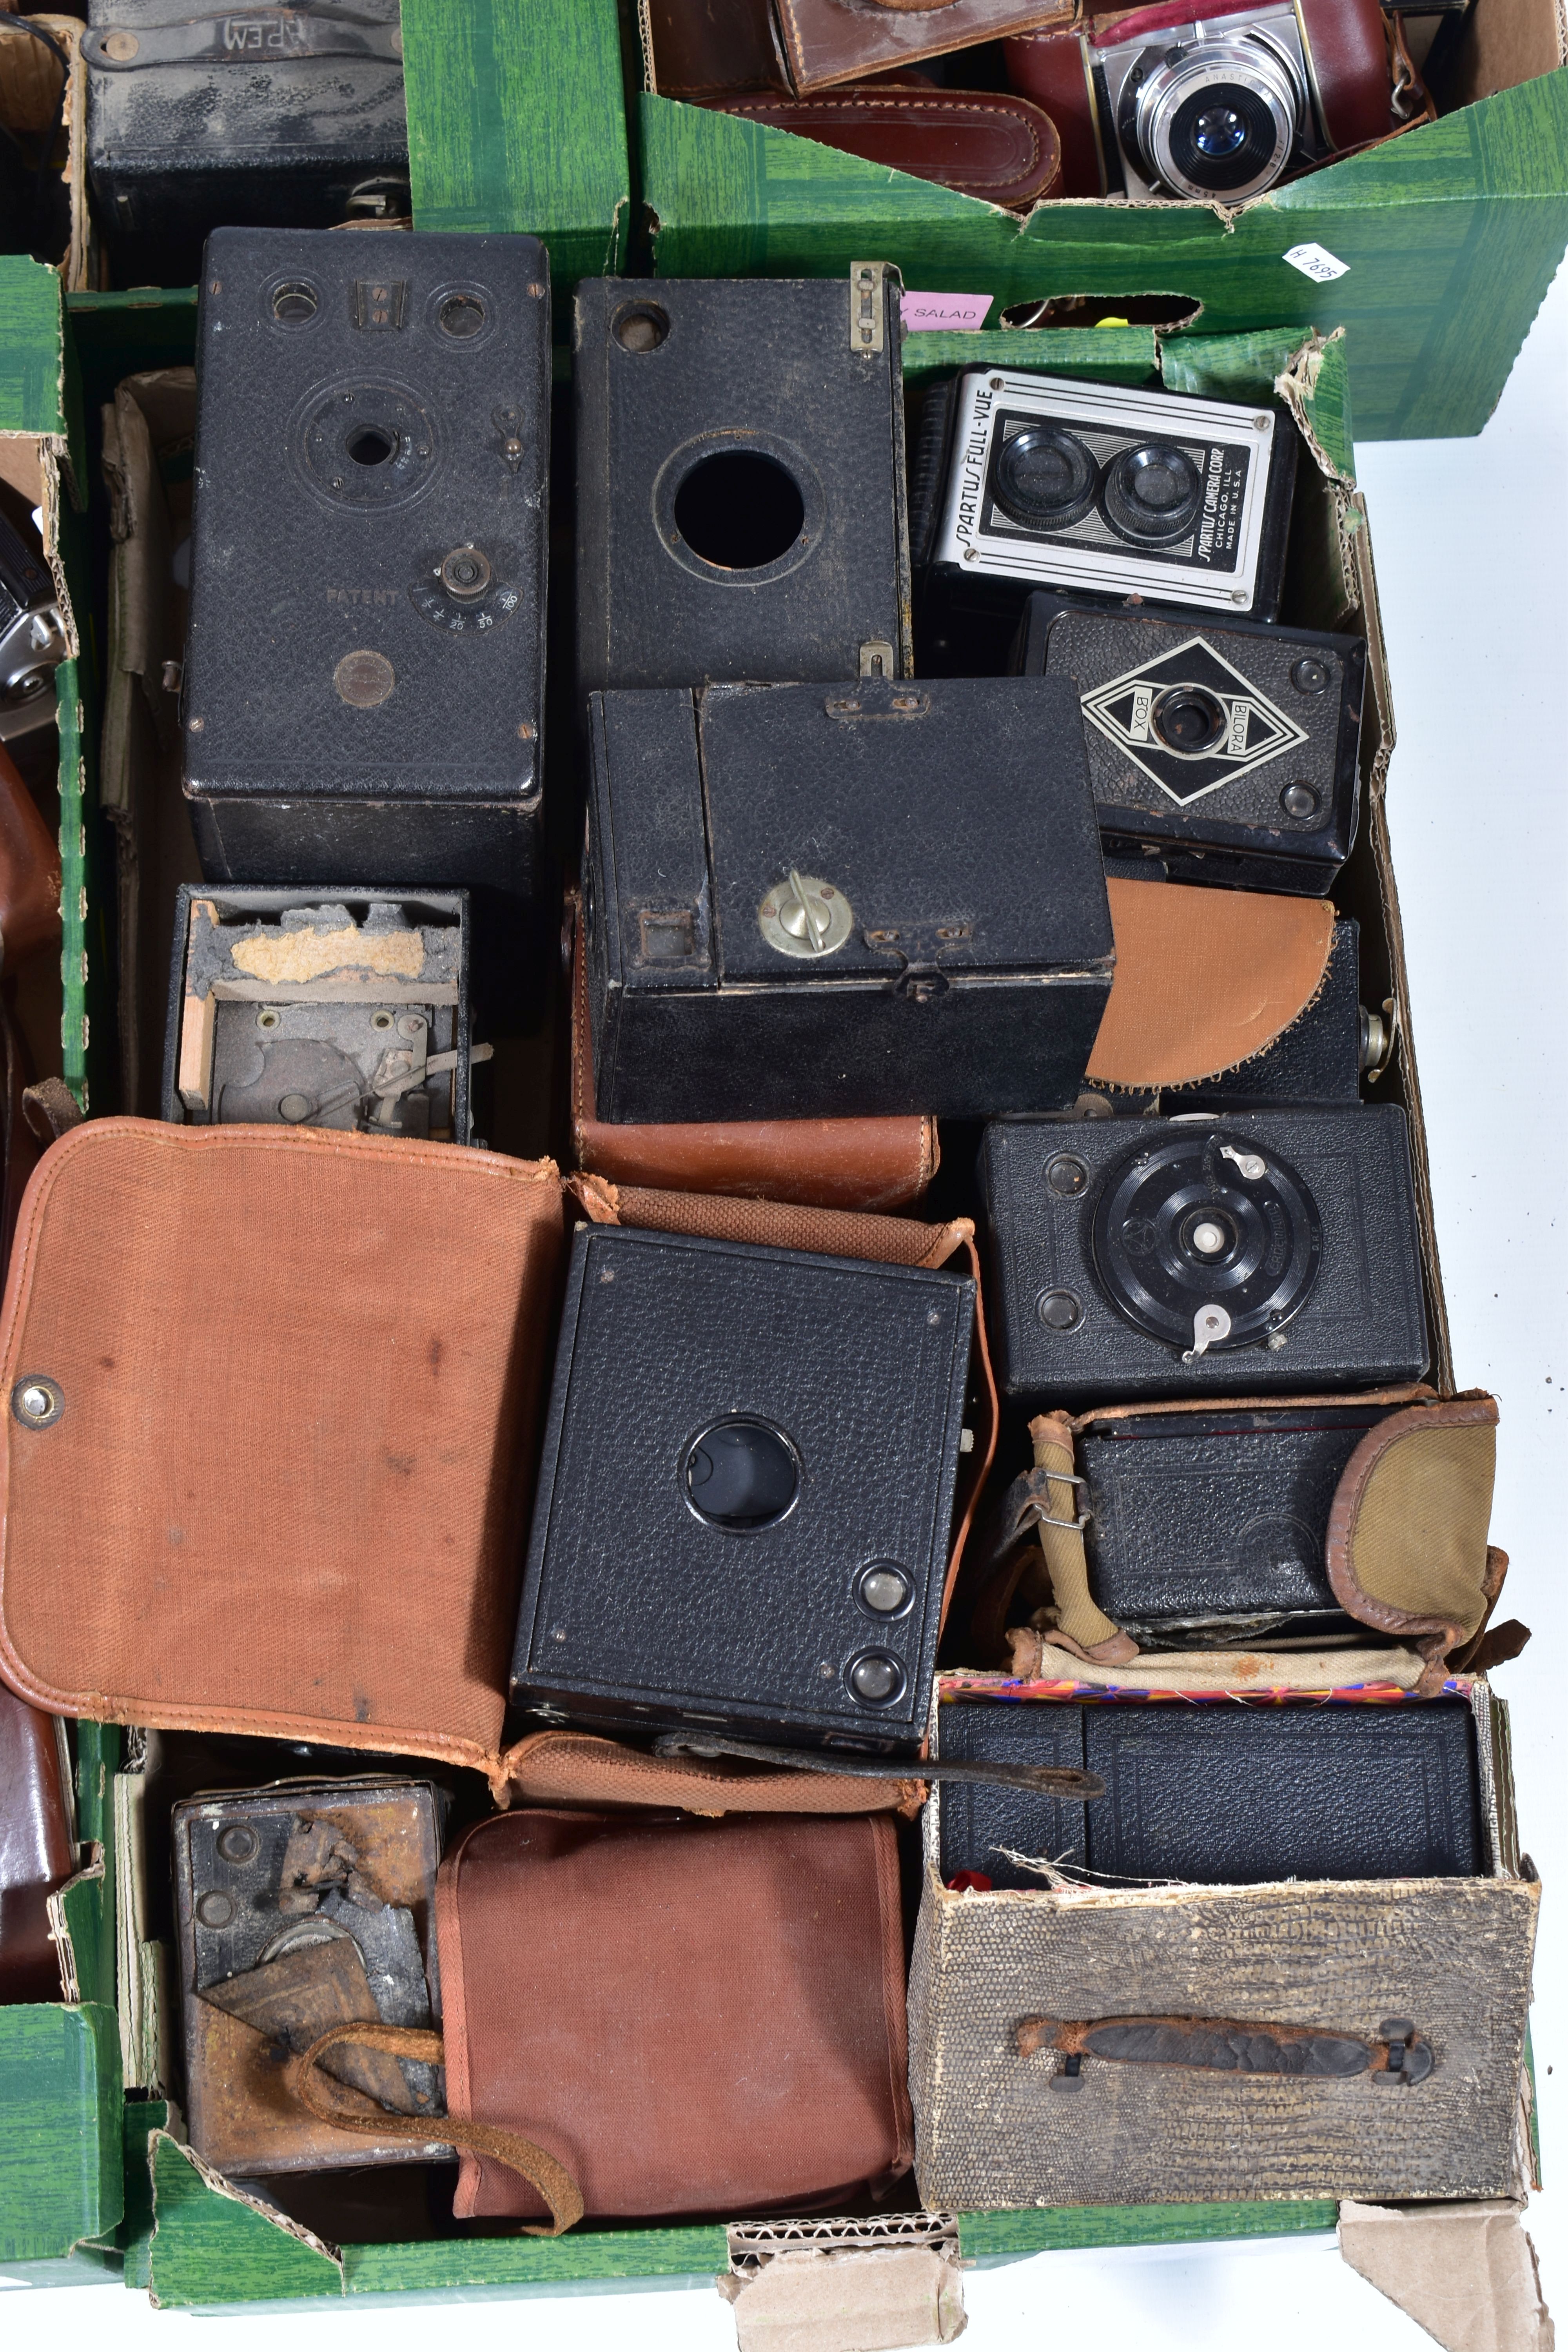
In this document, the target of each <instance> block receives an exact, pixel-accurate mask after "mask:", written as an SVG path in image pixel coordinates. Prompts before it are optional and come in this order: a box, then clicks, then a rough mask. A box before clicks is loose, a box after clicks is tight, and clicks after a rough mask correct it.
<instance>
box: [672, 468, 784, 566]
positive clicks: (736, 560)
mask: <svg viewBox="0 0 1568 2352" xmlns="http://www.w3.org/2000/svg"><path fill="white" fill-rule="evenodd" d="M804 524H805V500H804V499H802V497H801V494H800V489H799V487H798V485H797V484H796V483H795V480H794V478H792V476H790V475H789V474H787V473H785V471H784V467H782V466H781V465H780V464H779V463H778V462H777V460H776V459H775V458H773V457H763V453H762V451H761V450H760V449H721V450H719V451H717V452H715V454H714V455H713V456H712V457H704V458H702V459H701V460H700V463H699V464H697V465H695V466H693V467H692V468H691V471H690V472H689V474H688V475H687V477H686V479H685V480H684V481H683V482H682V483H681V485H680V488H679V490H677V492H676V494H675V527H676V530H678V531H679V533H680V536H681V538H682V539H683V540H684V541H686V544H687V546H688V547H689V549H690V550H691V552H692V553H693V555H698V556H700V557H701V559H702V561H703V562H705V563H711V564H715V565H717V566H718V567H719V568H720V569H721V571H725V572H758V571H760V570H761V569H762V567H763V564H765V563H776V562H778V560H779V558H780V556H781V555H787V554H788V552H789V551H790V549H791V548H792V547H794V545H795V541H797V540H798V539H799V537H800V535H801V530H802V527H803V525H804Z"/></svg>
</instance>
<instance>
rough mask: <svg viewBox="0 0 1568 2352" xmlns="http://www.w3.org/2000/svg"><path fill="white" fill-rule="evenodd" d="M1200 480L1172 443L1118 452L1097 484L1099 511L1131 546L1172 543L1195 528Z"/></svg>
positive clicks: (1201, 488) (1151, 443)
mask: <svg viewBox="0 0 1568 2352" xmlns="http://www.w3.org/2000/svg"><path fill="white" fill-rule="evenodd" d="M1203 510H1204V478H1203V476H1202V474H1201V473H1200V472H1199V471H1198V468H1197V467H1196V466H1195V465H1194V463H1193V460H1192V459H1191V458H1190V457H1188V455H1187V453H1186V451H1185V450H1184V448H1183V447H1182V446H1180V444H1179V443H1177V442H1174V441H1139V442H1136V443H1135V444H1134V445H1133V446H1131V448H1128V449H1121V450H1119V451H1118V452H1117V454H1116V456H1115V457H1112V459H1111V460H1110V464H1109V465H1108V466H1107V467H1106V469H1105V473H1104V476H1103V478H1102V479H1101V482H1100V513H1101V514H1102V515H1103V516H1104V518H1105V520H1106V521H1107V522H1108V523H1109V524H1110V528H1111V530H1113V531H1114V532H1115V533H1116V536H1117V538H1118V539H1121V540H1125V541H1126V542H1127V544H1128V545H1129V546H1130V547H1174V546H1176V545H1177V544H1178V543H1179V542H1180V541H1182V540H1184V539H1185V538H1187V537H1188V536H1189V535H1190V533H1191V532H1193V531H1194V530H1196V529H1197V526H1198V521H1199V519H1200V517H1201V516H1202V514H1203Z"/></svg>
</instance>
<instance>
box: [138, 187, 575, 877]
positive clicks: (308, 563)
mask: <svg viewBox="0 0 1568 2352" xmlns="http://www.w3.org/2000/svg"><path fill="white" fill-rule="evenodd" d="M197 349H198V369H197V373H198V379H199V404H198V408H197V417H196V474H195V502H194V511H193V517H192V529H191V604H190V630H189V636H188V640H187V651H186V658H185V668H184V693H183V699H182V719H183V724H184V761H185V791H186V793H187V794H188V795H189V798H190V800H191V803H192V818H193V822H194V824H195V833H196V842H197V846H198V848H199V850H200V853H201V859H202V868H203V871H204V873H205V875H206V877H207V878H208V880H209V881H221V882H266V883H269V884H273V885H278V886H281V885H283V884H286V883H288V884H294V883H299V884H304V885H307V886H313V887H320V886H321V885H322V884H328V885H331V884H335V883H338V882H340V881H341V879H342V876H343V875H345V874H365V875H374V876H375V877H377V879H378V881H380V882H381V883H383V884H384V885H390V886H393V887H405V886H406V887H414V888H416V889H417V888H428V887H443V888H467V889H470V890H472V891H473V892H474V893H475V895H476V911H477V912H478V911H479V909H480V908H482V907H483V906H484V905H485V903H486V902H487V901H490V900H500V899H504V900H505V901H508V902H510V904H511V906H512V907H513V908H514V909H515V907H516V904H517V902H519V901H527V900H528V899H529V898H531V895H532V893H533V891H534V889H535V887H536V881H537V875H538V866H539V859H540V856H541V847H540V838H541V824H542V820H541V803H542V783H541V775H540V731H541V723H542V689H543V676H544V572H545V507H546V493H547V483H548V474H549V443H550V284H549V274H548V267H547V263H546V259H545V253H544V248H543V247H542V245H541V244H540V243H539V242H538V241H537V239H536V238H533V237H529V236H420V235H408V236H385V237H380V236H373V237H369V238H366V237H361V236H334V235H333V234H332V233H331V231H328V230H297V231H294V230H284V229H218V230H216V231H215V232H214V234H213V236H211V238H210V239H209V240H208V244H207V252H206V260H205V268H204V272H203V278H202V288H201V305H200V310H199V313H198V325H197Z"/></svg>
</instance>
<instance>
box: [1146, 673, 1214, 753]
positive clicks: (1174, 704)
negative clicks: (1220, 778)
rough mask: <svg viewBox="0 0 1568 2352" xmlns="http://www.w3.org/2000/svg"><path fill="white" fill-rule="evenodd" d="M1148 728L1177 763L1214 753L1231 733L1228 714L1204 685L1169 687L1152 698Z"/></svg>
mask: <svg viewBox="0 0 1568 2352" xmlns="http://www.w3.org/2000/svg"><path fill="white" fill-rule="evenodd" d="M1149 725H1150V727H1151V729H1152V731H1153V732H1154V733H1155V734H1156V735H1157V736H1158V737H1159V739H1160V740H1161V742H1162V743H1163V745H1164V747H1165V749H1166V751H1173V752H1174V753H1175V756H1176V757H1177V759H1178V760H1197V759H1202V758H1203V757H1204V756H1205V754H1206V753H1208V752H1210V751H1218V749H1219V747H1220V745H1221V744H1222V743H1223V742H1224V741H1225V739H1226V736H1227V735H1228V734H1229V732H1230V718H1229V714H1228V712H1227V711H1226V707H1225V705H1224V703H1223V702H1222V701H1221V700H1220V698H1219V697H1218V695H1217V694H1215V693H1212V692H1211V691H1210V689H1209V688H1207V687H1206V686H1195V685H1189V684H1185V683H1184V684H1182V685H1179V686H1168V687H1166V688H1165V689H1164V691H1163V693H1162V694H1157V695H1156V696H1155V697H1154V699H1153V702H1152V705H1151V706H1150V710H1149Z"/></svg>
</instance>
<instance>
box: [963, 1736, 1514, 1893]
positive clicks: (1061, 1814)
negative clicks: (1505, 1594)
mask: <svg viewBox="0 0 1568 2352" xmlns="http://www.w3.org/2000/svg"><path fill="white" fill-rule="evenodd" d="M934 1722H935V1727H936V1729H935V1740H934V1745H935V1748H936V1752H937V1753H938V1754H940V1755H941V1756H942V1757H943V1758H949V1759H950V1758H953V1757H960V1758H964V1759H969V1760H971V1761H974V1762H986V1763H1012V1764H1053V1765H1058V1766H1066V1767H1068V1768H1069V1769H1077V1770H1079V1771H1082V1770H1088V1771H1090V1772H1094V1773H1097V1774H1098V1775H1099V1776H1100V1779H1101V1780H1103V1781H1104V1783H1105V1794H1104V1795H1103V1796H1102V1797H1095V1798H1091V1799H1090V1800H1089V1802H1088V1803H1087V1804H1084V1805H1077V1804H1065V1803H1063V1802H1062V1801H1059V1800H1058V1799H1054V1798H1049V1797H1039V1796H1036V1795H1034V1794H1033V1793H1031V1792H1029V1791H1026V1790H1019V1789H1009V1788H1005V1787H1002V1786H1000V1785H998V1784H995V1783H981V1784H977V1785H973V1784H972V1785H963V1784H958V1785H954V1784H952V1783H947V1784H944V1785H943V1786H942V1788H941V1790H940V1792H939V1793H938V1794H937V1795H936V1796H935V1799H934V1801H935V1803H936V1804H937V1806H938V1808H939V1811H938V1816H937V1841H938V1851H939V1854H940V1861H941V1869H942V1877H943V1878H944V1879H946V1880H951V1879H952V1878H953V1877H955V1876H956V1875H957V1874H958V1873H959V1872H960V1871H975V1872H978V1873H980V1874H983V1875H984V1876H985V1877H986V1878H988V1879H989V1880H990V1881H991V1884H992V1885H993V1886H994V1887H1033V1888H1035V1889H1036V1890H1037V1891H1038V1890H1040V1889H1042V1888H1044V1887H1045V1886H1046V1885H1047V1884H1048V1881H1047V1876H1046V1874H1045V1872H1044V1871H1042V1870H1030V1869H1027V1868H1026V1867H1024V1866H1023V1864H1020V1863H1019V1862H1018V1861H1017V1860H1016V1859H1015V1858H1014V1857H1016V1856H1018V1855H1023V1856H1026V1857H1028V1858H1030V1859H1036V1858H1043V1859H1044V1860H1046V1861H1048V1862H1050V1863H1052V1864H1062V1865H1065V1866H1066V1868H1067V1870H1068V1874H1069V1875H1070V1874H1072V1872H1073V1871H1074V1870H1080V1871H1085V1870H1086V1871H1089V1872H1092V1873H1093V1874H1095V1875H1096V1877H1098V1878H1112V1879H1115V1878H1131V1879H1143V1878H1152V1879H1162V1878H1163V1879H1179V1880H1182V1881H1184V1883H1186V1884H1187V1885H1197V1886H1215V1885H1220V1886H1247V1885H1258V1884H1260V1883H1264V1882H1267V1881H1268V1880H1271V1879H1281V1878H1294V1879H1314V1878H1327V1879H1343V1878H1468V1877H1476V1876H1479V1875H1482V1874H1485V1872H1486V1870H1487V1867H1488V1863H1487V1858H1486V1856H1487V1838H1486V1832H1485V1829H1484V1826H1483V1823H1482V1819H1481V1807H1480V1783H1479V1769H1478V1763H1477V1738H1476V1727H1475V1723H1474V1720H1473V1717H1472V1715H1471V1710H1470V1707H1469V1706H1468V1703H1467V1702H1466V1701H1465V1700H1464V1699H1437V1700H1433V1701H1423V1702H1418V1703H1416V1704H1413V1705H1412V1704H1406V1705H1398V1706H1321V1705H1303V1706H1269V1707H1247V1706H1235V1705H1227V1704H1226V1703H1224V1702H1223V1701H1222V1702H1219V1703H1216V1704H1215V1705H1212V1706H1170V1705H1152V1706H1149V1705H1135V1704H1134V1705H1119V1704H1117V1703H1115V1702H1111V1703H1110V1704H1106V1705H1098V1706H1094V1705H1091V1706H1079V1705H1076V1704H1073V1703H1071V1702H1068V1703H1061V1702H1052V1701H1049V1700H1028V1699H1026V1700H1022V1701H1020V1702H1017V1703H1016V1704H1014V1705H1011V1706H998V1705H996V1704H995V1702H994V1701H986V1700H982V1699H974V1700H963V1699H955V1700H950V1701H944V1702H943V1704H942V1706H939V1707H938V1708H937V1709H936V1710H935V1715H934Z"/></svg>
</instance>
